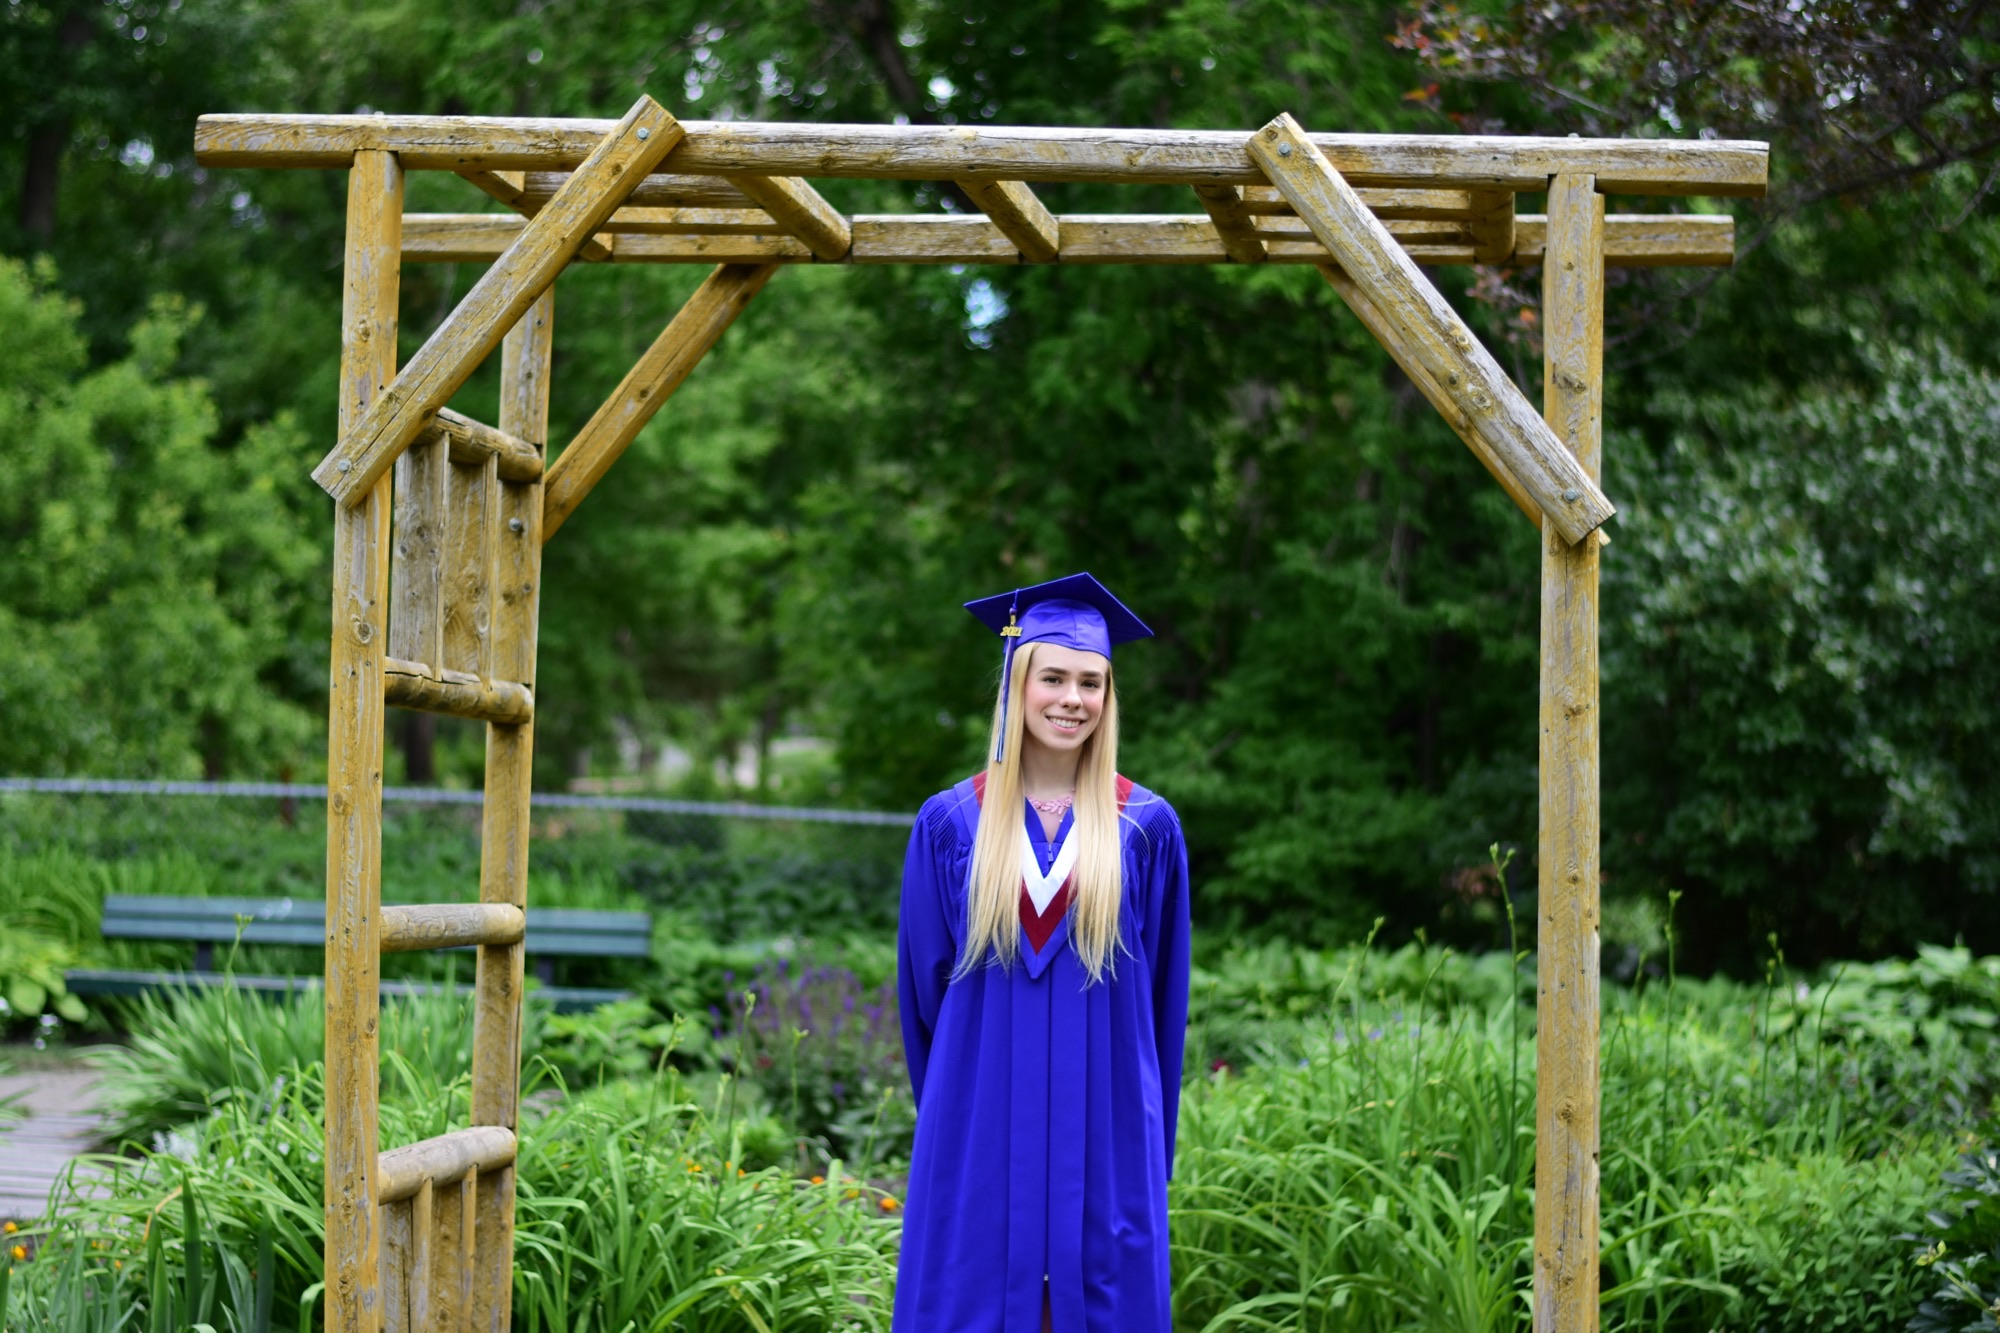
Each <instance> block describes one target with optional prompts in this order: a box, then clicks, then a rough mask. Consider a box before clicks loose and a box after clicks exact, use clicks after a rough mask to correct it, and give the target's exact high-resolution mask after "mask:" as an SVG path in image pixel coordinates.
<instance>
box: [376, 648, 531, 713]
mask: <svg viewBox="0 0 2000 1333" xmlns="http://www.w3.org/2000/svg"><path fill="white" fill-rule="evenodd" d="M382 697H383V699H384V701H385V702H387V703H389V704H392V705H394V706H395V707H397V708H409V709H414V710H415V711H417V712H419V713H443V714H444V715H445V716H447V717H464V718H470V719H472V720H473V721H474V722H498V723H501V724H503V725H507V726H513V725H518V724H520V723H524V722H532V721H534V720H535V692H534V691H533V690H531V689H529V688H528V687H527V686H526V685H523V684H522V683H521V682H519V681H514V680H481V679H480V678H479V677H477V676H475V675H473V674H472V673H471V672H468V671H438V672H435V673H433V672H432V670H431V669H430V666H429V664H428V663H424V662H404V661H401V660H399V659H397V658H394V657H385V658H383V659H382Z"/></svg>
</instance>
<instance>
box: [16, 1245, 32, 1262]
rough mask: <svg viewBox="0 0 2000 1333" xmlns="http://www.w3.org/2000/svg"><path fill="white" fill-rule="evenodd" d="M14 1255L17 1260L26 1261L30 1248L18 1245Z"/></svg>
mask: <svg viewBox="0 0 2000 1333" xmlns="http://www.w3.org/2000/svg"><path fill="white" fill-rule="evenodd" d="M13 1254H14V1257H15V1258H16V1259H26V1258H27V1257H28V1247H27V1246H25V1245H16V1246H15V1247H14V1250H13Z"/></svg>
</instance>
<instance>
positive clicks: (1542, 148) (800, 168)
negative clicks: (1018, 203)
mask: <svg viewBox="0 0 2000 1333" xmlns="http://www.w3.org/2000/svg"><path fill="white" fill-rule="evenodd" d="M684 124H685V126H686V128H687V131H688V138H687V142H686V143H685V144H684V145H683V146H682V148H681V149H680V151H679V152H678V153H677V154H676V156H675V166H676V167H677V168H678V169H679V170H682V171H686V172H691V173H711V174H715V175H722V176H747V175H762V176H816V177H863V178H873V179H879V180H955V181H967V180H1018V181H1032V182H1039V181H1107V182H1119V181H1122V182H1127V183H1132V184H1156V185H1195V184H1200V183H1203V182H1229V183H1233V184H1238V185H1261V184H1263V183H1264V178H1263V176H1262V173H1260V172H1259V171H1258V170H1257V168H1256V167H1255V166H1254V165H1253V164H1252V163H1251V162H1250V161H1249V160H1248V159H1246V158H1245V156H1244V154H1243V145H1244V141H1245V139H1246V138H1247V137H1248V136H1247V134H1246V133H1245V132H1244V131H1241V130H1161V129H1153V130H1146V129H1045V128H1035V127H1027V126H978V127H974V126H965V125H935V126H934V125H824V124H817V123H813V122H806V121H797V122H789V121H788V122H758V121H686V122H684ZM612 128H613V127H612V124H611V123H610V122H608V121H602V120H558V119H517V118H492V119H488V118H481V117H471V116H295V115H261V114H256V115H210V116H203V117H202V118H201V119H200V120H199V121H197V122H196V125H195V158H196V160H197V161H198V162H200V163H201V165H203V166H205V167H344V166H346V165H347V164H348V162H350V161H351V160H352V159H353V156H354V154H355V153H356V152H358V151H361V150H363V149H377V150H381V151H386V152H393V153H396V154H398V155H399V156H400V158H401V160H402V162H403V163H404V165H405V166H406V167H409V168H411V169H415V170H445V171H463V170H467V169H479V170H526V171H561V170H565V169H570V168H574V167H575V166H576V164H578V163H580V162H582V161H583V160H584V159H585V158H586V157H588V156H589V155H590V153H591V151H592V150H593V149H594V148H595V147H596V145H597V144H598V142H599V141H600V140H602V138H603V137H604V135H605V134H606V133H608V132H609V131H610V130H611V129H612ZM1312 142H1313V144H1314V145H1315V146H1316V147H1317V148H1318V149H1319V150H1320V152H1321V153H1323V154H1324V155H1325V156H1326V158H1327V159H1328V160H1329V161H1330V162H1332V163H1333V165H1334V168H1335V170H1337V171H1339V172H1340V174H1341V175H1342V176H1343V177H1345V178H1346V179H1347V180H1348V182H1349V183H1350V184H1353V185H1380V186H1391V187H1417V188H1457V189H1505V190H1545V189H1547V188H1548V182H1549V177H1551V176H1553V175H1555V174H1557V173H1558V172H1586V173H1591V174H1593V175H1595V176H1596V177H1597V182H1598V189H1599V190H1601V191H1603V192H1604V193H1606V194H1679V195H1749V196H1760V195H1762V194H1763V193H1764V189H1765V184H1766V177H1767V172H1768V162H1769V147H1768V145H1765V144H1762V143H1757V142H1746V141H1730V140H1719V139H1717V140H1672V139H1582V138H1577V139H1566V138H1565V139H1557V138H1536V137H1530V136H1521V137H1512V136H1499V135H1478V134H1455V135H1420V134H1318V135H1314V136H1312Z"/></svg>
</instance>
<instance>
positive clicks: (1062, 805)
mask: <svg viewBox="0 0 2000 1333" xmlns="http://www.w3.org/2000/svg"><path fill="white" fill-rule="evenodd" d="M1075 799H1076V793H1075V792H1073V791H1066V792H1064V793H1063V794H1062V795H1060V796H1052V797H1050V798H1049V799H1048V800H1046V801H1045V800H1042V799H1041V798H1040V797H1036V796H1030V797H1029V798H1028V804H1029V805H1032V806H1034V807H1035V809H1037V810H1039V811H1041V812H1042V813H1043V814H1045V815H1059V814H1061V813H1062V812H1063V811H1065V810H1067V809H1069V806H1070V802H1071V801H1074V800H1075Z"/></svg>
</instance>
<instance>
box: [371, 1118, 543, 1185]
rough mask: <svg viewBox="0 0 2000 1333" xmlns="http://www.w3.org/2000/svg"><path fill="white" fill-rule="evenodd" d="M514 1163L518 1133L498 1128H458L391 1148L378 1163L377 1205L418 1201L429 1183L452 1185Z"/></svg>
mask: <svg viewBox="0 0 2000 1333" xmlns="http://www.w3.org/2000/svg"><path fill="white" fill-rule="evenodd" d="M513 1164H514V1131H513V1130H511V1129H502V1128H501V1127H500V1126H498V1125H474V1126H473V1127H472V1128H471V1129H455V1130H453V1131H452V1132H451V1133H449V1134H440V1135H438V1136H437V1137H436V1138H434V1139H424V1140H423V1141H421V1142H419V1143H412V1144H409V1145H407V1146H405V1147H401V1148H391V1149H389V1151H387V1152H385V1153H383V1154H382V1155H381V1157H380V1158H378V1159H377V1161H376V1166H375V1179H376V1182H377V1188H376V1194H375V1201H376V1202H377V1203H400V1202H401V1201H402V1200H404V1199H409V1198H414V1197H415V1196H416V1193H417V1191H418V1190H420V1189H422V1188H423V1187H424V1182H425V1181H426V1180H428V1181H430V1182H431V1184H433V1185H449V1184H451V1183H453V1182H454V1181H458V1180H462V1179H464V1178H465V1173H466V1172H468V1171H473V1170H477V1171H478V1172H479V1173H480V1174H481V1175H484V1174H486V1173H487V1172H488V1171H498V1170H499V1169H500V1168H501V1167H503V1166H512V1165H513Z"/></svg>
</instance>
